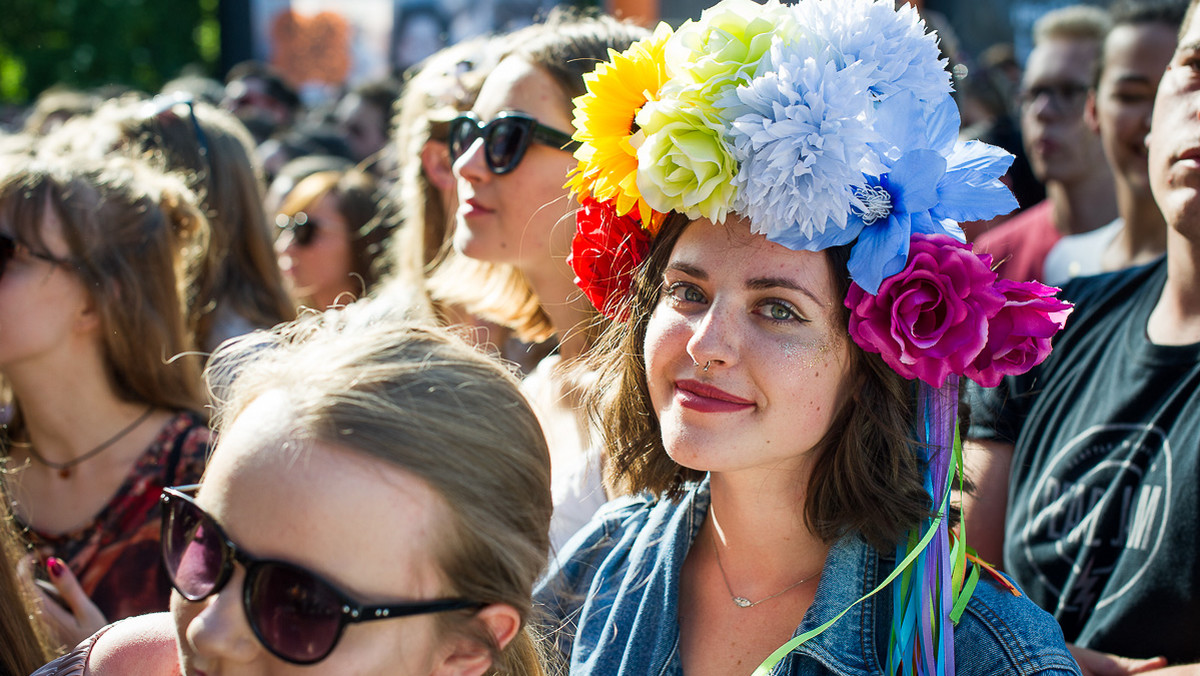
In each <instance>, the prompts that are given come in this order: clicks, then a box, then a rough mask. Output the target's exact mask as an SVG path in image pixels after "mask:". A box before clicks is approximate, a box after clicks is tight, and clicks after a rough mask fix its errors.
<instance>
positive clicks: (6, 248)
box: [0, 232, 71, 277]
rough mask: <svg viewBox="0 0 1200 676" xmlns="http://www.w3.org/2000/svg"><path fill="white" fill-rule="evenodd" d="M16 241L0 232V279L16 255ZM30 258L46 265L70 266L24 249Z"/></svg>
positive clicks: (57, 259)
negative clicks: (41, 261)
mask: <svg viewBox="0 0 1200 676" xmlns="http://www.w3.org/2000/svg"><path fill="white" fill-rule="evenodd" d="M18 246H19V245H18V244H17V240H16V239H14V238H13V237H12V235H6V234H4V233H2V232H0V277H4V271H5V270H7V269H8V264H9V262H10V261H12V259H13V258H14V257H16V255H17V248H18ZM25 250H26V251H28V252H29V255H30V256H33V257H34V258H38V259H41V260H43V261H46V262H47V263H52V264H54V265H71V261H68V260H64V259H62V258H55V257H54V256H51V255H50V254H44V253H38V252H36V251H34V250H33V249H29V248H28V247H26V248H25Z"/></svg>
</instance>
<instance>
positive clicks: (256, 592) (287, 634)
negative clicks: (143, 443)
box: [162, 486, 486, 664]
mask: <svg viewBox="0 0 1200 676" xmlns="http://www.w3.org/2000/svg"><path fill="white" fill-rule="evenodd" d="M197 489H199V486H179V487H177V488H164V489H163V493H162V503H163V521H162V558H163V565H164V566H165V567H166V569H167V576H168V577H169V578H170V579H171V586H173V587H174V588H175V590H176V591H178V592H179V593H180V594H181V595H182V596H183V598H185V599H187V600H189V601H193V602H195V601H203V600H204V599H206V598H208V597H210V596H212V595H213V594H217V593H219V592H220V591H221V589H223V588H224V587H225V584H226V583H227V582H229V577H230V575H231V574H232V573H233V564H234V562H237V563H240V564H242V566H243V567H244V568H245V569H246V579H245V582H244V583H243V585H242V606H243V608H244V609H245V611H246V620H247V621H248V622H249V624H250V628H251V629H252V630H253V631H254V635H255V636H257V637H258V640H259V642H261V643H262V644H263V647H265V648H266V649H267V650H269V651H270V652H271V654H272V655H274V656H276V657H278V658H279V659H281V660H283V661H285V662H290V663H292V664H314V663H316V662H319V661H321V660H323V659H325V658H326V657H327V656H328V655H329V653H330V652H332V651H333V648H334V646H336V645H337V642H338V639H340V638H341V636H342V631H343V630H344V629H345V628H346V625H347V624H353V623H356V622H369V621H371V620H385V619H389V618H395V617H405V616H408V615H422V614H425V613H441V612H446V611H450V610H478V609H479V608H482V607H483V606H484V605H486V604H483V603H478V602H475V601H467V600H465V599H437V600H432V601H422V602H418V603H400V604H395V605H386V606H364V605H362V604H360V603H358V602H357V601H355V600H353V599H351V598H350V597H349V596H348V595H347V594H346V593H345V592H342V591H340V590H339V589H338V588H337V587H334V586H333V585H332V584H330V583H328V582H326V581H325V580H323V579H322V578H321V577H320V576H318V575H317V574H315V573H312V572H310V571H307V570H305V569H303V568H301V567H299V566H296V565H293V564H290V563H285V562H283V561H270V560H266V559H258V558H255V557H253V556H250V555H249V554H247V553H246V552H244V551H242V550H241V549H239V548H238V546H237V545H235V544H234V543H233V542H232V541H231V540H230V539H229V537H228V536H226V535H225V532H224V531H222V530H221V527H220V526H219V525H217V522H216V521H215V520H214V519H213V518H212V516H210V515H209V514H208V513H207V512H205V511H204V510H203V509H201V508H200V506H199V505H197V504H196V502H195V500H193V499H192V497H191V495H189V494H194V493H195V491H196V490H197Z"/></svg>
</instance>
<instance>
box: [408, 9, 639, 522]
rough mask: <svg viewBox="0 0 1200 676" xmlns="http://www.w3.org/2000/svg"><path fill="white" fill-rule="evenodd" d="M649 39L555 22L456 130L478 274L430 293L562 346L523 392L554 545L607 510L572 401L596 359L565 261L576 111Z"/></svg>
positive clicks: (462, 273) (520, 35) (458, 248)
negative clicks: (599, 78) (575, 102)
mask: <svg viewBox="0 0 1200 676" xmlns="http://www.w3.org/2000/svg"><path fill="white" fill-rule="evenodd" d="M643 35H645V32H644V30H643V29H641V28H638V27H636V26H632V25H628V24H623V23H620V22H618V21H616V20H614V19H612V18H610V17H586V16H576V15H570V14H567V13H561V12H560V13H555V14H552V15H551V17H550V19H549V20H548V21H547V22H546V23H544V24H538V25H534V26H531V27H528V28H525V29H522V30H520V31H517V32H516V33H513V34H512V35H510V36H508V38H507V44H508V45H509V47H508V52H507V53H506V55H505V56H504V57H503V58H502V59H501V60H500V61H499V63H498V64H497V66H496V67H495V68H494V69H493V70H492V71H491V73H490V74H489V75H488V76H487V78H486V79H485V80H484V82H483V86H482V88H481V89H480V92H479V95H478V97H477V98H476V100H475V104H474V107H473V108H472V109H471V111H470V112H468V113H466V114H463V115H461V116H459V117H457V118H456V119H455V120H454V121H452V122H451V123H450V137H449V149H450V157H451V159H452V160H453V162H454V164H453V168H454V174H455V175H456V176H457V178H458V199H459V202H458V212H457V224H456V227H455V230H454V237H453V243H454V249H455V252H456V253H457V254H459V255H460V256H465V257H467V258H469V259H472V261H471V262H472V263H474V264H473V265H472V264H467V265H460V264H443V265H441V266H439V267H438V269H437V270H436V271H435V272H434V274H433V277H432V278H431V280H430V288H431V291H432V295H433V297H434V299H435V300H437V301H440V302H443V303H446V304H449V305H456V306H461V307H463V308H465V309H466V311H467V312H469V313H471V314H472V315H475V316H478V317H480V318H483V319H485V320H490V321H494V322H497V323H499V324H501V325H503V326H507V327H510V328H512V329H513V331H514V332H515V333H516V335H517V337H518V338H520V339H521V340H524V341H527V342H542V341H547V340H549V339H551V338H554V339H555V340H556V341H557V347H556V348H555V349H554V351H553V353H551V354H549V355H548V356H546V357H544V358H542V359H541V360H540V361H539V362H537V363H536V364H534V365H533V369H532V371H531V373H530V375H529V376H528V377H527V379H526V381H525V383H524V385H523V390H524V391H525V393H526V396H528V397H529V398H530V400H531V401H532V402H533V404H534V406H535V408H536V409H537V411H538V414H539V417H540V418H541V420H542V424H543V428H544V430H545V432H546V438H547V440H548V442H549V445H550V453H551V458H552V461H551V464H552V466H553V468H554V486H555V488H554V490H555V507H556V508H555V513H554V519H555V522H554V527H553V529H552V539H553V541H554V542H555V544H556V545H559V544H562V542H564V541H565V540H566V538H567V537H569V536H570V535H571V534H572V533H573V532H574V531H575V530H576V529H578V528H579V526H581V525H583V523H586V521H587V519H588V518H590V516H591V514H592V513H593V512H594V511H595V510H596V508H597V507H599V506H600V505H601V504H603V502H604V500H605V494H604V491H603V489H602V487H601V485H600V484H601V482H600V473H599V465H600V461H599V459H598V458H597V457H593V456H594V455H595V453H594V452H592V451H589V450H588V449H589V448H592V447H593V444H592V440H591V434H590V433H589V431H588V429H587V428H588V425H587V422H586V420H584V418H583V415H582V414H581V413H580V411H579V406H578V401H577V396H576V392H577V390H578V388H579V384H580V383H581V382H584V381H586V380H588V379H589V378H590V377H591V376H590V374H587V373H584V372H581V371H576V370H575V369H574V368H573V367H575V366H576V365H577V364H578V363H579V359H580V357H582V356H583V355H584V354H585V353H586V352H587V351H588V349H589V348H590V345H591V342H592V338H593V337H594V331H593V328H592V324H593V323H594V321H595V319H596V317H595V313H594V312H593V311H592V309H591V306H590V305H588V303H587V300H586V299H585V298H583V297H582V296H581V295H580V294H579V291H578V289H576V288H575V286H574V284H573V282H572V280H573V278H574V274H573V273H572V272H571V269H570V267H569V266H568V265H567V262H566V258H567V254H568V253H569V252H570V247H571V235H572V227H571V223H572V220H573V219H572V215H573V214H574V211H575V209H576V208H577V207H578V204H576V203H575V202H574V201H573V200H572V199H571V198H570V196H569V195H568V193H567V190H566V189H565V188H564V187H563V184H564V183H565V182H566V180H567V174H568V173H569V172H570V170H571V169H572V168H573V167H574V166H575V159H574V158H573V157H572V155H571V152H572V151H573V150H574V149H575V148H576V144H575V142H574V141H572V140H571V137H570V131H571V128H572V127H571V109H572V104H571V100H572V99H573V98H574V97H576V96H579V95H580V94H582V93H583V92H584V76H585V75H586V74H587V73H588V72H590V71H591V70H592V69H593V68H594V67H595V65H596V64H597V63H600V62H601V61H603V60H604V59H606V58H607V55H608V51H609V50H610V49H616V50H618V51H619V50H622V49H625V48H626V47H628V46H629V45H630V44H632V43H633V42H634V41H635V40H637V39H638V38H640V37H642V36H643Z"/></svg>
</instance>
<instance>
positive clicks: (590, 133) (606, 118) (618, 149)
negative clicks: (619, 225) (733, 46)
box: [566, 23, 671, 232]
mask: <svg viewBox="0 0 1200 676" xmlns="http://www.w3.org/2000/svg"><path fill="white" fill-rule="evenodd" d="M670 37H671V27H670V26H668V25H667V24H665V23H660V24H659V25H658V28H657V29H655V31H654V35H652V36H651V37H649V38H647V39H645V40H641V41H639V42H637V43H635V44H634V45H633V46H632V47H630V48H629V49H627V50H625V51H624V52H621V53H620V54H618V53H616V52H615V51H611V50H610V52H609V54H610V55H611V57H612V61H609V62H607V63H602V64H600V65H599V66H597V67H596V69H595V70H594V71H592V72H591V73H588V74H587V75H585V76H584V80H585V81H586V83H587V93H586V94H584V95H583V96H580V97H579V98H577V99H575V129H576V131H575V137H574V138H575V140H576V141H579V142H580V143H581V144H582V145H581V146H580V148H579V149H578V150H576V151H575V158H576V159H578V160H579V166H578V167H576V168H575V170H574V171H572V172H571V175H570V177H569V180H568V181H567V185H566V187H568V188H570V189H571V190H572V191H573V192H575V193H576V194H578V195H579V196H580V197H581V198H583V197H594V198H595V199H597V200H599V201H610V200H611V201H614V202H615V205H616V209H617V213H618V214H619V215H621V216H624V215H626V214H628V213H629V212H630V211H632V210H633V208H634V207H635V206H636V207H637V209H638V214H639V215H640V216H641V220H642V226H643V227H645V228H646V229H648V230H650V231H651V232H655V231H657V230H658V226H659V225H660V224H661V223H662V219H663V214H660V213H657V212H655V211H654V210H653V209H651V208H650V205H648V204H646V201H645V200H643V199H642V195H641V192H640V191H639V190H638V187H637V168H638V164H637V148H636V146H635V145H634V142H635V137H637V136H638V134H639V131H638V129H637V127H636V125H635V124H634V121H633V118H634V116H636V115H637V112H638V111H639V110H641V109H642V106H644V105H646V102H647V101H652V100H654V99H655V98H656V97H657V96H658V91H659V89H660V88H661V87H662V84H663V82H665V81H666V80H667V72H666V60H665V56H664V53H663V52H664V49H663V48H664V47H665V46H666V43H667V39H668V38H670ZM639 145H640V142H639Z"/></svg>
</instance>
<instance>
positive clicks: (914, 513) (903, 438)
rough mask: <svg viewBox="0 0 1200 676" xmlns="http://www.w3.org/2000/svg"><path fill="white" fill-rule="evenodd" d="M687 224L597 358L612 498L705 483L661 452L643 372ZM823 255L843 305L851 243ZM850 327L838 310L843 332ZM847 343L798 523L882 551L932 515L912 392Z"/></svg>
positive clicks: (672, 235)
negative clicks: (853, 534)
mask: <svg viewBox="0 0 1200 676" xmlns="http://www.w3.org/2000/svg"><path fill="white" fill-rule="evenodd" d="M689 224H690V221H689V220H688V219H687V218H686V217H685V216H682V215H681V214H671V215H670V216H669V217H668V218H667V220H666V222H665V223H664V224H663V227H662V229H661V230H660V231H659V233H658V235H657V236H656V238H655V240H654V243H653V245H652V247H651V252H650V255H649V256H648V257H647V259H646V260H645V261H644V262H643V263H642V265H641V267H640V268H639V270H638V272H637V274H636V277H635V280H634V288H633V291H632V293H631V294H630V296H629V315H628V316H629V319H628V321H627V323H625V324H618V323H614V324H612V325H611V326H610V327H609V329H608V330H607V331H606V332H605V333H604V335H603V337H602V339H601V343H600V345H599V348H598V349H596V350H594V351H593V355H594V357H595V359H596V362H597V363H596V368H597V369H598V370H599V372H600V379H599V383H598V385H597V387H595V388H594V389H593V390H592V397H591V399H590V401H589V409H590V411H591V413H592V415H593V417H594V418H595V419H596V421H597V423H598V428H599V429H600V430H603V434H604V442H605V446H604V447H605V448H607V449H608V456H607V459H606V466H605V467H606V473H607V476H606V479H607V481H608V483H609V488H610V490H612V491H613V492H615V493H622V492H625V493H629V492H640V491H650V492H652V493H656V494H665V495H666V496H668V497H678V496H679V495H680V494H681V493H682V492H683V491H684V490H685V485H686V484H687V483H688V482H694V481H699V480H700V479H702V478H704V472H700V471H697V470H693V469H689V468H686V467H683V466H681V465H679V464H677V463H676V462H675V461H674V460H672V459H671V457H670V456H669V455H667V452H666V449H665V448H663V444H662V433H661V431H660V430H659V426H658V418H657V417H656V416H655V414H654V409H653V406H652V405H651V403H650V391H649V388H648V387H647V384H646V368H645V349H644V348H645V342H646V326H647V323H648V322H649V319H650V315H651V313H652V312H653V311H654V308H655V307H656V306H657V305H658V302H659V298H660V296H661V294H662V275H663V272H664V270H665V269H666V266H667V263H668V261H669V259H670V256H671V251H672V250H673V249H674V248H675V243H676V242H677V241H678V240H679V237H680V235H682V234H683V231H684V230H685V229H687V226H688V225H689ZM825 255H826V256H827V257H828V260H829V263H830V269H831V270H832V271H833V287H834V293H835V297H837V298H843V297H845V295H846V291H847V290H848V289H849V286H850V277H849V273H848V272H847V270H846V263H847V261H848V260H849V257H850V249H849V245H847V246H843V247H835V248H830V249H826V250H825ZM849 319H850V311H849V310H847V309H845V308H844V307H843V308H842V310H841V315H840V321H841V326H842V330H843V331H846V330H847V329H846V327H847V326H848V324H849ZM849 343H850V345H849V351H850V369H849V372H850V378H851V381H850V382H849V383H847V384H846V388H845V391H846V392H848V393H849V396H848V397H847V398H846V401H844V402H843V404H842V406H841V409H840V410H839V411H838V412H837V414H836V416H835V417H834V419H833V422H832V424H831V425H830V427H829V430H828V431H827V432H826V433H825V436H824V437H823V438H822V439H821V441H819V442H818V444H817V446H816V448H815V449H814V450H815V453H816V455H815V461H814V464H813V470H812V474H811V475H810V477H809V480H808V487H807V493H806V496H807V497H806V501H805V504H804V509H803V513H804V519H805V523H806V524H807V525H808V527H809V529H811V530H812V532H813V533H814V534H816V535H817V536H818V537H820V538H821V539H822V540H824V541H825V542H833V541H835V540H837V539H838V538H839V537H841V536H842V535H843V534H844V533H846V532H848V531H857V532H858V533H860V534H861V535H862V537H863V539H865V540H866V541H867V542H868V543H870V544H871V545H872V546H874V547H876V548H878V549H880V550H885V551H886V550H889V549H890V548H891V547H893V546H894V545H895V544H897V543H898V542H900V540H901V539H902V538H903V537H904V536H905V534H906V533H907V532H908V531H909V530H910V529H912V528H913V527H914V526H916V525H917V524H918V523H919V522H920V520H921V519H922V518H924V517H926V516H929V513H930V500H929V496H928V494H927V493H926V492H925V489H924V478H923V475H922V470H923V468H922V467H921V464H920V462H919V461H918V459H917V454H916V452H915V444H916V441H915V440H914V439H913V437H912V432H911V429H912V423H913V416H914V392H913V389H912V386H911V384H910V383H909V382H908V381H907V380H905V379H904V378H902V377H901V376H900V375H899V374H897V373H896V372H895V371H893V370H892V369H891V368H889V367H888V366H887V364H885V363H884V362H883V360H882V359H881V358H880V357H879V355H876V354H870V353H867V352H864V351H863V350H862V349H861V348H859V347H858V346H857V345H856V344H854V342H853V341H849Z"/></svg>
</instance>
